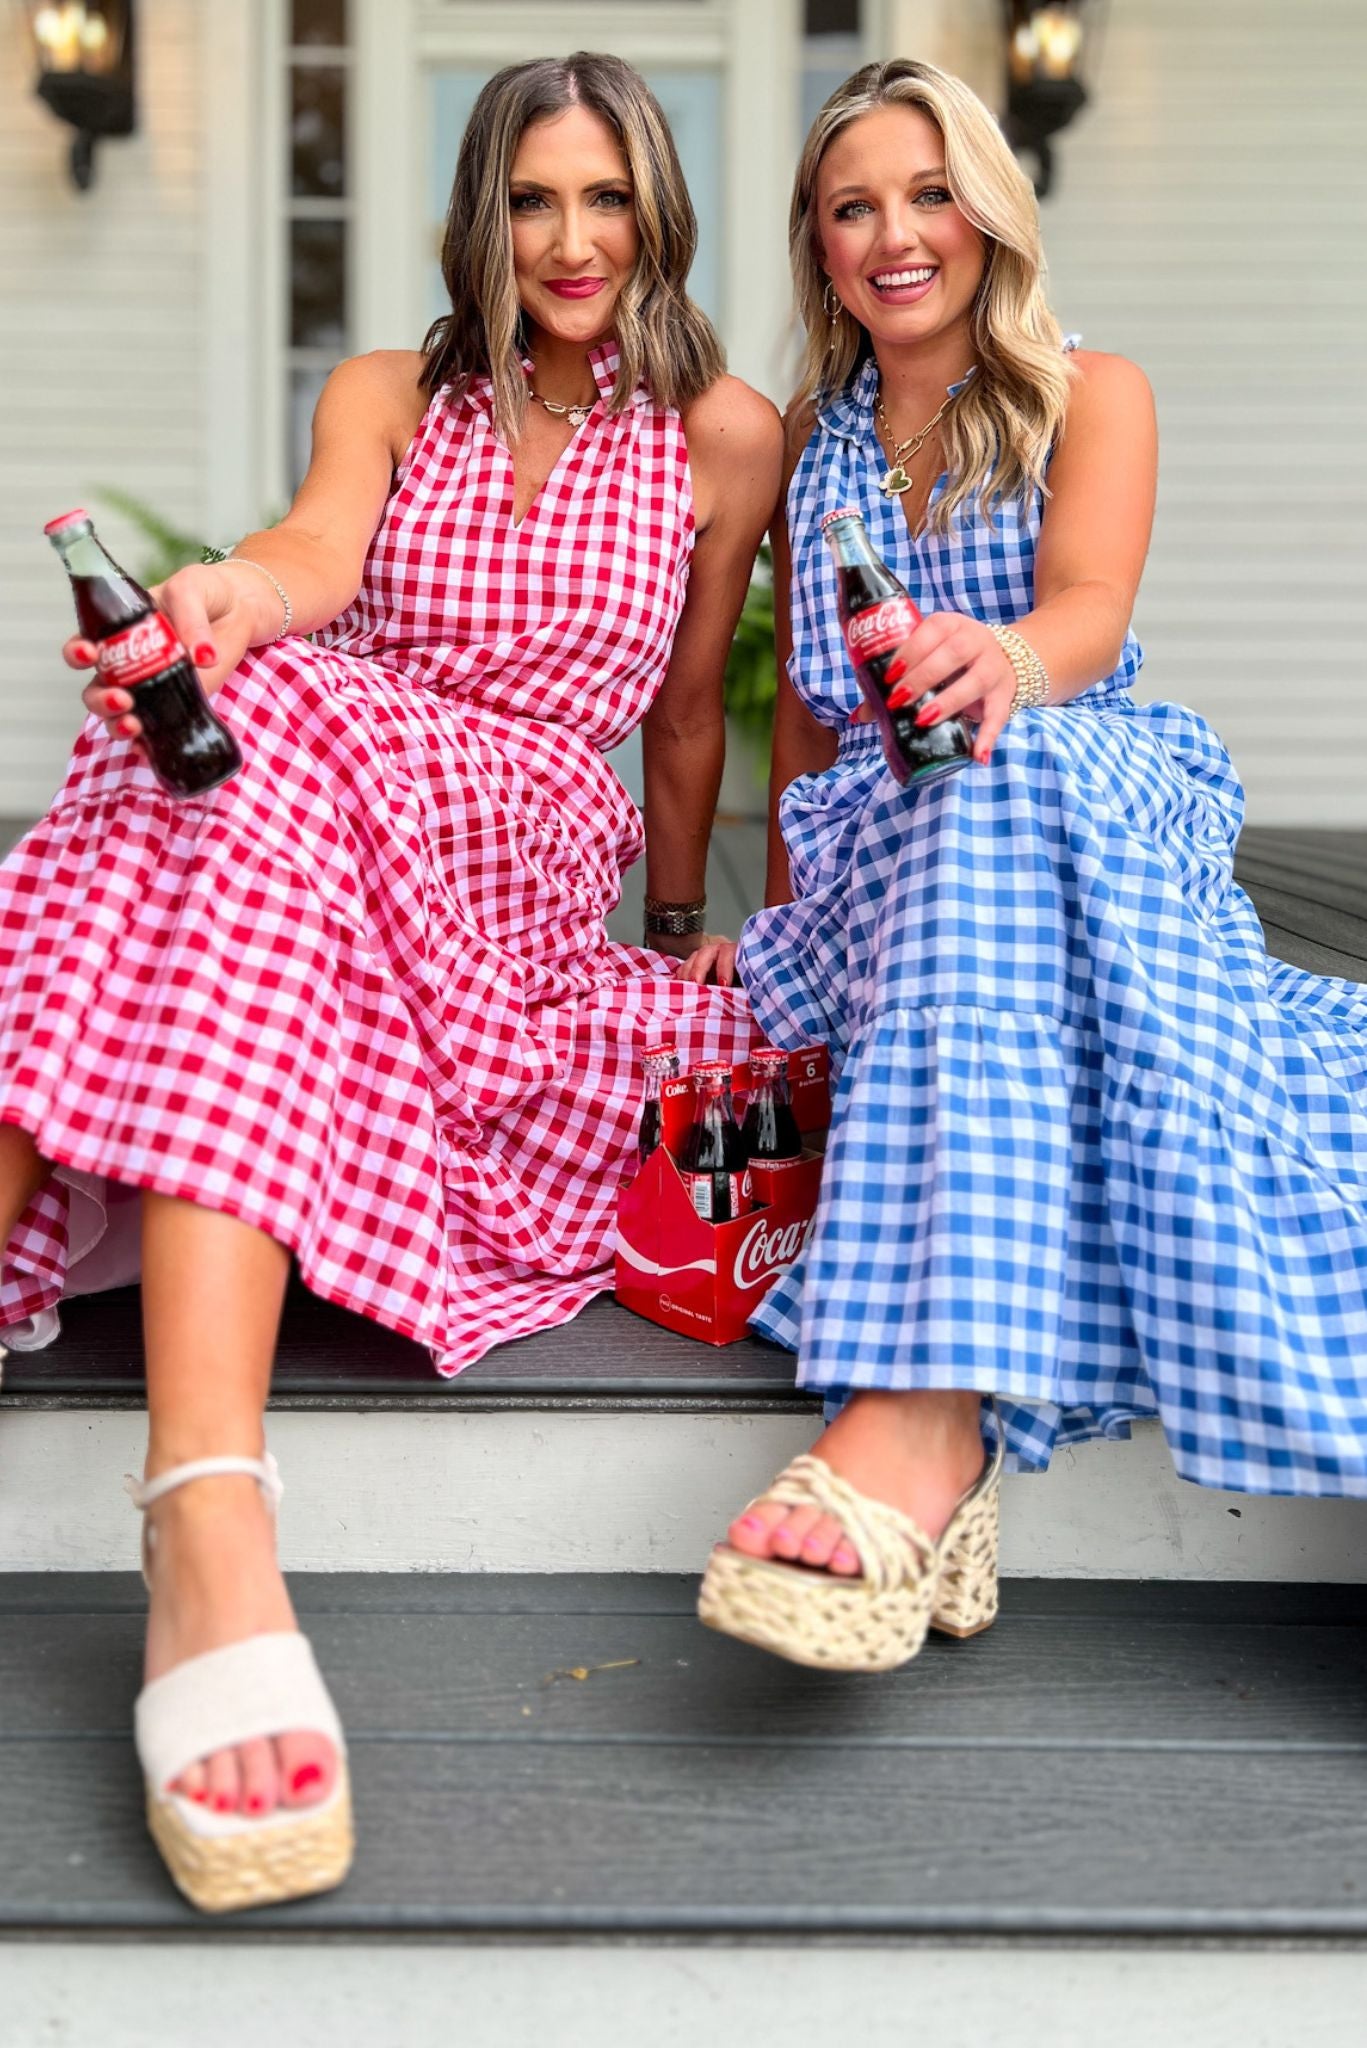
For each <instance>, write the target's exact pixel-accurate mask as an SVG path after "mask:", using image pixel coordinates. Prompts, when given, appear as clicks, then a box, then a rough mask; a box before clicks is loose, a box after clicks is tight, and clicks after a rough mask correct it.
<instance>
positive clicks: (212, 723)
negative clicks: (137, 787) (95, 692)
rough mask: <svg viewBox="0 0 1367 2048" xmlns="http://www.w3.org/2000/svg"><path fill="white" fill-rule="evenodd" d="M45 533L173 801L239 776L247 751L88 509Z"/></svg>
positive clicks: (52, 523) (81, 619) (99, 662)
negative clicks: (105, 545) (109, 551)
mask: <svg viewBox="0 0 1367 2048" xmlns="http://www.w3.org/2000/svg"><path fill="white" fill-rule="evenodd" d="M43 531H44V533H45V534H46V535H47V537H48V539H49V540H50V541H51V542H52V545H53V547H55V548H56V550H57V552H58V554H59V555H60V556H61V558H62V562H63V564H64V566H65V568H66V572H67V575H68V576H69V577H70V578H71V590H72V595H73V597H74V598H75V601H76V622H77V624H78V626H79V627H80V629H81V632H82V634H83V635H84V637H85V638H86V639H87V640H90V641H92V642H93V643H94V646H95V650H96V667H97V670H98V673H99V679H100V681H101V682H102V683H103V684H104V685H105V687H106V688H107V689H111V690H127V692H128V694H129V696H130V697H131V698H132V699H133V710H132V714H131V715H132V716H133V717H135V718H136V719H137V720H138V722H139V724H140V725H141V727H142V742H141V743H142V745H143V747H144V748H145V749H146V752H147V759H148V763H149V765H150V767H151V769H152V773H153V774H154V775H155V776H156V778H157V781H158V782H159V783H160V784H161V786H162V788H163V789H164V790H165V791H166V793H167V795H168V796H175V797H191V796H203V795H204V794H205V792H206V791H207V790H211V789H217V788H218V786H219V784H220V783H223V782H227V781H228V780H229V778H230V777H231V776H234V775H236V774H237V772H238V770H239V769H240V768H241V766H242V751H241V749H240V747H239V746H238V744H237V741H236V740H235V739H234V738H233V736H232V734H231V733H230V732H229V730H228V728H227V726H226V725H225V724H224V723H223V721H222V719H221V718H217V717H215V715H214V713H213V711H212V710H211V709H210V707H209V700H208V698H207V697H206V696H205V694H204V690H203V688H202V686H201V684H200V680H199V674H198V671H197V670H196V668H195V665H194V663H193V662H192V661H191V659H190V657H189V655H188V654H187V653H186V651H185V648H184V647H183V646H182V645H181V642H180V639H179V636H178V635H177V633H176V631H175V628H174V627H173V626H172V624H171V622H170V620H169V619H168V618H167V617H166V616H165V614H164V613H162V612H159V611H158V610H157V608H156V606H155V605H154V604H153V602H152V600H151V598H150V597H149V596H148V594H147V592H146V591H145V590H144V589H143V587H142V585H141V584H140V583H138V582H136V581H135V580H134V578H133V577H131V576H129V575H127V574H126V573H125V571H124V570H122V569H121V568H120V567H119V565H118V563H117V562H116V561H115V560H114V559H113V557H112V556H111V555H109V554H107V553H106V551H105V549H104V548H103V547H102V546H101V544H100V542H99V540H98V539H97V538H96V535H95V527H94V523H93V521H92V520H91V517H90V514H89V513H88V512H82V511H76V512H64V513H63V514H62V516H61V518H60V519H51V520H49V521H48V523H47V525H46V526H45V527H44V528H43Z"/></svg>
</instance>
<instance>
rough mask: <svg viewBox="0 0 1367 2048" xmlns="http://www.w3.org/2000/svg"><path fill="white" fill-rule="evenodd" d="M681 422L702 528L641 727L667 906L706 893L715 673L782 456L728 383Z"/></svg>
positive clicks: (721, 748) (738, 389)
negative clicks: (666, 658)
mask: <svg viewBox="0 0 1367 2048" xmlns="http://www.w3.org/2000/svg"><path fill="white" fill-rule="evenodd" d="M686 426H687V431H688V444H689V461H690V465H691V468H692V471H693V478H694V492H695V497H696V500H697V506H698V514H699V528H700V530H699V534H698V538H697V541H696V543H695V546H694V550H693V562H692V566H691V569H690V571H689V580H688V596H687V599H686V600H685V603H684V609H683V616H682V618H681V619H680V621H679V627H678V631H677V633H676V634H675V637H674V649H673V653H672V654H671V656H670V662H669V670H668V673H667V674H666V676H665V680H664V683H663V685H662V686H661V688H660V692H659V695H658V696H657V697H656V699H655V702H654V703H653V704H652V705H651V707H650V710H649V712H648V713H647V714H646V718H645V722H644V725H643V727H642V739H643V747H644V757H645V818H646V890H647V893H648V894H649V895H651V896H656V897H659V898H660V899H661V900H663V901H664V902H667V903H692V902H696V901H697V900H698V899H699V898H701V897H702V895H703V894H704V892H705V888H706V875H707V843H708V840H709V838H710V837H711V833H712V822H713V817H714V815H715V812H716V807H717V790H718V787H719V785H720V782H721V771H722V763H723V760H724V757H725V751H726V738H725V728H724V725H723V718H722V677H723V672H724V670H725V667H726V657H727V653H728V651H729V650H730V646H731V637H732V635H733V633H734V632H735V630H736V621H737V619H738V618H739V617H740V613H741V607H742V605H743V604H744V602H745V593H746V590H747V588H748V587H749V582H750V575H751V572H752V570H753V568H754V564H755V555H756V552H757V551H758V548H759V543H760V539H761V537H762V535H763V532H764V528H765V524H766V522H767V521H768V518H769V515H770V513H771V511H772V509H773V503H774V498H775V495H776V493H777V490H778V479H779V463H780V459H781V448H782V442H781V431H780V425H779V418H778V414H777V413H776V412H775V410H774V408H773V406H772V405H770V403H769V401H768V400H767V399H765V398H761V397H760V396H759V394H758V392H755V391H751V390H750V389H749V387H748V386H746V385H744V384H741V383H740V382H739V381H738V380H737V379H736V378H734V377H727V378H724V379H723V380H722V381H721V382H720V383H719V384H716V385H714V386H713V387H712V389H711V390H710V391H708V392H706V393H704V395H703V397H702V398H700V399H699V400H698V401H697V403H696V404H695V405H694V406H693V407H691V408H690V411H689V416H688V419H687V421H686ZM662 950H668V951H670V952H674V953H677V954H678V955H679V957H681V958H682V957H685V956H687V955H689V954H692V953H695V952H698V951H699V950H700V947H699V941H698V939H697V938H696V937H694V938H691V939H687V940H679V941H676V942H673V943H670V944H668V945H666V946H665V947H664V948H662ZM709 964H710V963H709ZM690 978H691V979H696V978H699V977H697V976H691V977H690ZM726 978H728V979H729V973H728V975H727V977H726Z"/></svg>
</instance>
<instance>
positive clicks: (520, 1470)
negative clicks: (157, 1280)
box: [0, 1408, 1367, 1582]
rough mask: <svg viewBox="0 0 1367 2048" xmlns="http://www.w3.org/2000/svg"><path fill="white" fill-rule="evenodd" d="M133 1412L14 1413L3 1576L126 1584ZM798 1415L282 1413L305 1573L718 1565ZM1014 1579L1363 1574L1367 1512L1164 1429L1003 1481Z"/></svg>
mask: <svg viewBox="0 0 1367 2048" xmlns="http://www.w3.org/2000/svg"><path fill="white" fill-rule="evenodd" d="M143 1431H144V1421H143V1417H142V1416H141V1415H140V1414H138V1413H137V1412H136V1411H130V1410H126V1409H113V1410H110V1409H94V1410H92V1409H57V1410H38V1409H35V1410H24V1409H21V1410H17V1411H12V1412H10V1413H7V1414H4V1415H0V1571H110V1570H118V1571H126V1570H130V1569H131V1568H132V1567H133V1565H134V1563H135V1561H136V1555H137V1518H136V1517H135V1515H134V1514H133V1513H132V1512H131V1511H130V1509H129V1506H128V1502H127V1499H126V1497H125V1496H124V1494H123V1491H122V1489H121V1486H120V1483H119V1482H120V1477H121V1475H122V1474H123V1473H124V1472H135V1471H139V1470H140V1469H141V1462H142V1450H143ZM811 1434H812V1428H811V1424H810V1422H809V1421H807V1420H806V1419H804V1418H803V1417H801V1416H792V1415H781V1414H779V1415H768V1414H753V1413H752V1414H735V1415H727V1414H717V1413H704V1414H679V1413H678V1412H674V1413H668V1412H664V1413H661V1412H658V1411H644V1412H640V1411H637V1412H622V1411H619V1412H607V1413H604V1412H602V1411H598V1412H594V1411H575V1410H556V1411H552V1412H548V1411H546V1410H536V1409H532V1408H527V1409H521V1410H509V1409H503V1410H496V1411H491V1412H487V1413H479V1412H470V1411H466V1412H464V1413H462V1412H460V1411H451V1412H449V1413H441V1412H439V1413H435V1414H434V1413H433V1412H431V1411H430V1410H428V1411H419V1412H414V1411H392V1410H390V1411H384V1412H380V1413H357V1412H348V1411H336V1410H327V1411H323V1412H318V1411H316V1410H315V1411H312V1412H305V1411H298V1410H295V1411H284V1412H281V1413H278V1414H275V1415H273V1416H272V1418H271V1448H272V1450H273V1451H274V1452H275V1454H276V1456H277V1457H278V1458H279V1460H280V1465H281V1469H282V1471H283V1474H284V1479H285V1487H286V1493H285V1502H284V1507H283V1510H282V1514H281V1557H282V1560H283V1562H284V1564H285V1567H286V1569H287V1570H291V1571H387V1572H392V1571H418V1572H437V1571H443V1572H449V1571H462V1572H494V1571H502V1572H507V1571H514V1572H516V1571H579V1572H585V1571H587V1572H607V1571H613V1572H620V1571H642V1572H644V1571H680V1572H691V1571H697V1570H699V1569H700V1568H701V1566H702V1564H703V1562H704V1560H705V1559H706V1556H707V1552H708V1549H709V1546H710V1545H711V1544H712V1542H713V1541H714V1540H715V1539H716V1538H717V1536H718V1535H719V1534H720V1533H721V1531H722V1530H723V1529H724V1527H725V1525H726V1523H727V1521H728V1520H729V1519H730V1517H731V1516H732V1515H733V1514H734V1513H735V1511H736V1509H737V1507H738V1506H740V1505H741V1504H742V1503H743V1502H745V1501H746V1500H748V1499H749V1498H750V1497H751V1495H752V1494H755V1493H757V1492H759V1491H761V1489H762V1488H763V1486H764V1485H765V1483H766V1482H767V1481H768V1480H769V1479H770V1478H772V1476H773V1474H774V1473H775V1472H777V1471H778V1470H779V1469H780V1467H781V1466H783V1465H784V1464H785V1463H786V1462H787V1460H788V1459H789V1458H790V1457H792V1456H793V1454H794V1453H795V1452H796V1451H799V1450H801V1449H803V1448H804V1447H805V1445H806V1443H807V1442H808V1440H809V1439H810V1436H811ZM1002 1563H1003V1570H1004V1571H1005V1572H1007V1573H1009V1574H1013V1575H1041V1576H1044V1577H1052V1578H1140V1579H1153V1578H1160V1579H1283V1580H1293V1581H1310V1580H1328V1581H1355V1582H1360V1581H1363V1580H1367V1501H1342V1500H1328V1501H1315V1500H1291V1499H1282V1498H1278V1499H1267V1498H1261V1497H1256V1496H1252V1495H1248V1494H1230V1493H1215V1492H1210V1491H1207V1490H1205V1489H1203V1488H1200V1487H1195V1486H1189V1485H1187V1484H1185V1483H1184V1482H1183V1481H1181V1480H1179V1479H1178V1478H1177V1477H1176V1475H1175V1474H1174V1472H1173V1469H1172V1464H1171V1461H1170V1459H1169V1457H1168V1452H1167V1447H1166V1445H1165V1444H1164V1442H1163V1439H1162V1436H1161V1433H1160V1432H1159V1430H1158V1428H1157V1426H1156V1425H1143V1426H1141V1427H1139V1428H1138V1429H1136V1431H1135V1436H1134V1441H1133V1442H1132V1443H1128V1444H1113V1443H1095V1444H1089V1445H1087V1446H1085V1447H1084V1448H1083V1449H1081V1450H1078V1451H1068V1452H1061V1453H1060V1454H1059V1455H1058V1456H1057V1457H1056V1458H1055V1461H1054V1464H1053V1467H1052V1468H1051V1470H1050V1471H1049V1472H1048V1473H1047V1474H1045V1475H1043V1476H1031V1477H1022V1478H1015V1479H1008V1480H1007V1482H1006V1485H1005V1493H1004V1500H1003V1559H1002Z"/></svg>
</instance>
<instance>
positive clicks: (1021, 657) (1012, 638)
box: [987, 626, 1049, 719]
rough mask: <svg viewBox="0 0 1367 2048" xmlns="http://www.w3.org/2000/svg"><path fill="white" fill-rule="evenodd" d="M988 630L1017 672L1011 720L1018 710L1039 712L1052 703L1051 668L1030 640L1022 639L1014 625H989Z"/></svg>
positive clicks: (1010, 714) (1009, 713)
mask: <svg viewBox="0 0 1367 2048" xmlns="http://www.w3.org/2000/svg"><path fill="white" fill-rule="evenodd" d="M987 630H988V632H989V633H990V634H991V635H992V638H993V639H994V640H995V641H996V643H997V645H998V647H1000V649H1001V651H1002V653H1003V654H1004V655H1005V656H1006V658H1007V660H1008V661H1009V662H1010V664H1011V666H1012V668H1013V669H1014V670H1015V675H1016V694H1015V696H1014V697H1013V698H1012V699H1011V709H1010V710H1009V711H1008V712H1007V714H1006V715H1007V717H1008V719H1010V718H1014V717H1015V715H1016V713H1017V712H1018V711H1038V710H1039V708H1040V706H1041V704H1047V703H1048V702H1049V671H1048V669H1047V668H1046V667H1045V666H1044V663H1043V662H1042V661H1041V660H1040V658H1039V656H1038V655H1037V654H1036V652H1035V650H1034V648H1033V647H1032V646H1031V645H1030V642H1029V641H1028V640H1022V638H1021V636H1020V634H1019V633H1017V632H1016V631H1015V629H1014V628H1013V627H1011V626H989V627H988V629H987Z"/></svg>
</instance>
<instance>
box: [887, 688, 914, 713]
mask: <svg viewBox="0 0 1367 2048" xmlns="http://www.w3.org/2000/svg"><path fill="white" fill-rule="evenodd" d="M915 702H916V692H915V691H914V690H910V689H908V688H907V686H906V684H905V683H904V684H903V685H902V687H901V688H900V689H898V690H894V691H893V692H892V694H891V695H890V696H889V698H888V709H889V711H904V710H905V709H906V707H907V705H908V704H914V703H915Z"/></svg>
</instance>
